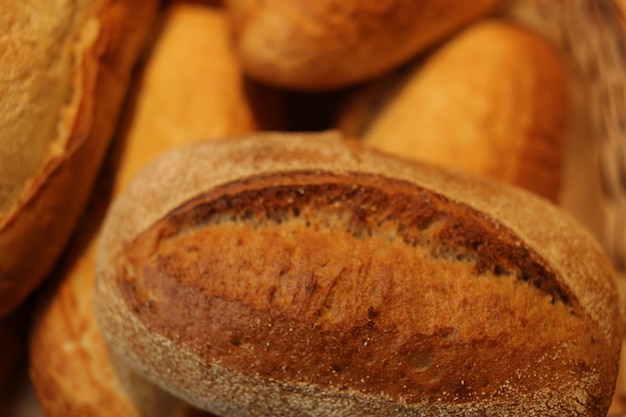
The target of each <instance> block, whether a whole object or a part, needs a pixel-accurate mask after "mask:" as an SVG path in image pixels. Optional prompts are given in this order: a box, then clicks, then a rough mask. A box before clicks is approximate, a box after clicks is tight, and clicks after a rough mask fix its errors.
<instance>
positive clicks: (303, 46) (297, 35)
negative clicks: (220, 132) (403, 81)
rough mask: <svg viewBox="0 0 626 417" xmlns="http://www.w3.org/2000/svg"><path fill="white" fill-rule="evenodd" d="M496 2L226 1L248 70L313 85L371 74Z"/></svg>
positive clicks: (288, 83)
mask: <svg viewBox="0 0 626 417" xmlns="http://www.w3.org/2000/svg"><path fill="white" fill-rule="evenodd" d="M501 3H503V2H502V1H501V0H481V1H461V2H459V1H457V2H455V3H454V4H452V3H450V2H446V1H439V0H434V1H433V0H431V1H398V0H385V1H380V0H361V1H341V0H321V1H320V0H316V1H311V0H297V1H293V0H279V1H271V2H268V1H259V0H252V1H251V0H228V1H226V2H225V4H226V6H227V8H228V10H229V11H230V14H231V16H232V21H233V27H234V34H235V39H236V44H237V47H238V50H239V53H240V56H241V60H242V63H243V65H244V67H245V69H246V71H247V72H248V73H249V74H250V75H252V76H253V77H255V78H258V79H260V80H262V81H264V82H267V83H269V84H272V85H278V86H281V87H289V88H294V89H305V90H316V89H329V88H337V87H341V86H345V85H348V84H352V83H356V82H359V81H364V80H367V79H371V78H373V77H375V76H378V75H381V74H382V73H384V72H386V71H388V70H390V69H391V68H393V67H395V66H397V65H399V64H401V63H402V62H404V61H406V60H407V59H409V58H410V57H412V56H414V55H416V54H417V53H418V52H420V51H422V50H424V49H425V48H426V47H428V46H431V45H432V44H433V43H435V42H437V41H440V40H441V39H442V38H444V37H445V36H448V35H450V34H451V33H452V32H454V31H455V30H457V29H458V28H459V27H461V26H463V25H464V24H467V23H469V22H471V21H473V20H475V19H478V18H479V17H482V16H485V15H487V14H489V13H490V12H493V11H494V9H496V8H497V7H499V6H500V5H501Z"/></svg>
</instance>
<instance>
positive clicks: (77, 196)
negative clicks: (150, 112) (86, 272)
mask: <svg viewBox="0 0 626 417" xmlns="http://www.w3.org/2000/svg"><path fill="white" fill-rule="evenodd" d="M28 3H29V5H25V4H23V2H20V3H19V4H18V3H14V4H15V6H3V7H9V9H8V12H7V10H6V9H3V11H4V12H7V13H6V14H4V13H3V14H2V15H3V17H7V19H8V20H3V21H2V24H3V25H4V26H5V27H6V25H9V27H10V28H11V29H12V31H10V32H9V35H8V36H6V37H4V39H3V47H4V49H2V50H1V51H2V52H4V53H5V54H6V53H11V51H13V50H21V51H22V52H23V53H24V56H19V57H17V59H14V58H13V57H11V58H9V57H7V59H2V60H0V61H2V62H3V63H4V64H6V67H4V66H3V68H2V71H1V73H0V74H1V75H0V76H1V77H2V79H3V80H10V79H11V77H12V76H17V75H19V78H18V80H19V81H20V82H15V83H13V81H11V82H3V83H1V85H2V86H4V87H6V88H9V90H11V91H10V94H6V95H3V104H4V105H5V106H7V108H11V109H12V111H11V112H10V114H11V115H13V116H15V118H17V119H15V120H19V123H16V121H15V120H14V119H13V118H11V117H7V118H4V119H3V120H5V121H6V122H7V123H8V125H9V126H11V129H10V130H8V131H7V130H5V129H3V135H4V134H6V135H7V137H3V139H2V140H1V141H0V142H1V143H2V144H3V148H2V151H0V158H2V161H1V163H0V166H2V167H3V168H2V170H3V174H4V173H5V172H4V170H5V169H8V170H9V172H8V174H7V175H1V176H0V177H2V178H3V180H2V181H3V183H2V187H0V196H1V197H2V198H0V200H1V201H2V202H3V203H5V202H6V204H3V205H2V207H1V208H0V316H4V315H6V314H7V313H9V312H10V311H11V310H13V309H14V308H15V307H16V306H17V305H19V304H20V303H21V302H22V300H23V299H24V298H25V297H26V296H27V295H28V293H30V292H31V291H32V289H33V288H34V287H35V286H37V285H38V284H39V282H40V281H41V280H42V279H43V278H44V276H45V275H46V274H47V273H48V272H49V271H50V270H51V268H52V266H53V265H54V263H55V262H56V260H57V258H58V256H59V254H60V253H61V251H62V249H63V247H64V246H65V244H66V242H67V240H68V238H69V236H70V234H71V233H72V231H73V229H74V227H75V225H76V223H77V221H78V218H79V216H80V213H81V211H82V210H83V207H84V205H85V203H86V201H87V198H88V195H89V192H90V191H91V186H92V184H93V182H94V180H95V177H96V173H97V170H98V167H99V165H100V162H101V160H102V158H103V156H104V153H105V150H106V148H107V146H108V144H109V141H110V139H111V137H112V135H113V131H114V128H115V125H116V122H117V116H118V114H119V109H120V107H121V105H122V101H123V98H124V96H125V94H126V91H127V88H128V84H129V79H130V73H131V69H132V67H133V65H134V62H135V59H136V57H137V55H138V53H139V49H140V47H141V45H142V43H143V42H144V40H145V35H146V33H147V30H148V27H149V26H150V24H151V23H152V21H153V16H154V14H155V12H156V8H157V2H156V1H154V0H147V1H144V2H137V1H131V2H129V1H118V0H102V1H98V2H90V1H76V2H72V4H66V3H58V2H43V3H42V2H28ZM30 3H32V4H30ZM57 3H58V4H57ZM35 4H36V5H37V8H34V9H33V7H35ZM57 6H59V7H57ZM57 8H59V10H57ZM11 19H14V20H11ZM56 19H60V20H58V21H57V20H56ZM42 21H44V22H47V24H45V25H44V24H42V25H39V26H38V25H37V24H39V23H41V22H42ZM33 22H34V23H33ZM31 24H32V26H29V25H31ZM47 42H50V46H49V47H48V46H47ZM24 45H42V48H43V50H37V49H35V50H31V49H29V48H23V46H24ZM5 57H6V55H5ZM46 59H49V60H50V61H49V62H48V61H46ZM33 62H35V63H36V64H33ZM24 68H26V70H24ZM16 74H17V75H16ZM50 90H54V91H50ZM57 90H58V91H57ZM42 97H46V98H47V99H48V100H49V102H47V103H46V104H43V103H44V102H43V101H42ZM13 110H15V113H13ZM40 120H41V121H43V120H46V123H44V124H42V125H39V122H40ZM33 126H35V128H34V129H33ZM15 129H17V130H15ZM4 145H6V146H8V147H6V148H5V146H4ZM23 161H29V163H28V164H24V163H23ZM13 168H15V169H13ZM7 184H8V185H7ZM68 196H71V198H68ZM35 236H36V238H34V237H35ZM33 260H36V261H33Z"/></svg>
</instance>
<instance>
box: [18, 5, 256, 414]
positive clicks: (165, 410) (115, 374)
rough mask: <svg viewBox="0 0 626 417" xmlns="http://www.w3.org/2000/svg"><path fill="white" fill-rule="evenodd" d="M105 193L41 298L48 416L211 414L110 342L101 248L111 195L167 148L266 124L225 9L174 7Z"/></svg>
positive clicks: (39, 387)
mask: <svg viewBox="0 0 626 417" xmlns="http://www.w3.org/2000/svg"><path fill="white" fill-rule="evenodd" d="M159 20H160V22H161V26H159V27H156V28H155V33H156V35H155V41H154V45H153V46H152V48H151V50H150V51H149V54H148V55H147V60H146V62H145V63H142V66H141V68H140V70H141V71H140V73H139V78H138V79H136V80H135V83H134V84H133V87H134V88H133V90H132V92H131V97H132V100H129V103H128V107H127V108H126V109H125V111H124V113H123V120H122V127H121V130H120V132H119V135H118V137H117V138H116V141H115V142H114V146H113V149H112V152H111V155H110V158H109V159H107V161H106V163H105V165H104V169H103V172H102V175H101V177H100V180H99V183H98V184H97V188H96V189H97V193H95V195H94V198H93V199H92V201H91V204H90V206H89V209H88V211H87V214H86V215H85V216H84V218H83V219H82V222H81V223H80V227H79V229H78V231H77V234H76V236H75V237H74V239H73V240H72V243H71V245H70V250H69V251H68V253H67V255H66V256H65V257H64V259H63V263H62V268H60V269H59V270H58V271H57V276H56V280H55V281H56V282H54V285H52V284H51V285H50V286H49V287H46V288H44V290H45V291H44V292H43V294H42V295H41V297H40V298H39V299H38V300H37V301H38V311H37V315H36V320H35V321H34V324H33V329H32V336H31V346H30V376H31V379H32V381H33V384H34V386H35V388H36V391H37V395H38V398H39V400H40V403H41V405H42V409H43V411H44V413H45V415H46V416H47V417H56V416H58V417H84V416H87V415H88V416H92V417H96V416H102V417H114V416H115V417H117V416H119V417H159V416H163V417H190V416H200V415H204V416H207V414H206V413H202V414H201V413H200V412H199V411H197V410H194V409H192V407H190V406H189V405H186V404H184V403H182V402H181V401H180V400H178V399H174V398H172V397H171V396H170V395H168V394H166V393H164V392H163V391H161V390H160V389H158V388H156V387H155V386H154V385H153V384H151V383H148V382H146V381H145V380H144V379H143V378H142V377H141V376H140V375H138V374H137V373H136V372H134V371H133V370H132V369H130V368H129V367H128V366H127V365H126V364H125V363H123V362H120V361H119V360H117V359H116V357H115V355H112V354H111V353H110V351H109V349H108V348H107V346H106V344H105V343H104V340H103V339H102V335H101V334H100V331H99V329H98V327H97V325H96V322H95V319H94V316H93V289H92V287H93V282H94V277H95V248H96V241H97V236H98V232H99V229H100V223H101V221H102V217H103V216H104V213H105V212H106V210H107V208H108V204H109V200H110V196H111V194H113V195H115V194H116V193H117V192H118V191H119V190H120V189H122V188H123V187H124V186H125V185H126V183H127V181H128V179H129V178H131V177H132V176H133V175H134V174H135V173H136V171H137V170H139V169H140V168H141V167H142V166H143V164H145V163H146V162H147V161H149V160H150V159H152V158H154V157H155V156H156V155H157V154H159V153H161V152H163V151H165V150H166V149H168V148H170V147H173V146H176V145H181V144H183V143H186V142H190V141H193V140H196V139H197V138H198V137H204V138H209V137H213V136H223V135H229V134H235V133H237V134H242V133H245V132H252V131H254V130H256V129H257V124H259V122H258V121H257V116H256V114H255V112H254V111H253V109H252V106H251V104H250V101H251V98H250V97H249V96H248V94H249V93H250V92H251V91H254V90H250V89H249V88H248V87H249V85H247V84H246V83H245V82H243V80H242V74H241V70H240V68H239V66H238V64H237V61H236V60H235V57H234V53H233V50H232V49H231V48H230V44H229V36H228V28H227V19H226V17H225V15H224V12H222V11H220V10H216V9H213V8H208V7H205V6H200V5H185V4H177V5H175V6H172V8H170V9H168V10H167V11H166V12H164V13H163V14H162V16H161V18H160V19H159Z"/></svg>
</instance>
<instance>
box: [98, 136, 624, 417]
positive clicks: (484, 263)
mask: <svg viewBox="0 0 626 417" xmlns="http://www.w3.org/2000/svg"><path fill="white" fill-rule="evenodd" d="M96 269H97V275H96V286H95V291H96V297H95V299H94V303H95V311H96V319H97V321H98V323H99V325H100V327H101V329H102V331H103V334H104V336H105V339H106V340H107V341H108V343H109V344H110V345H111V346H112V348H113V349H114V350H115V351H116V352H117V353H118V354H119V355H120V356H121V357H124V358H126V360H127V361H128V362H129V363H130V364H131V365H132V366H133V367H135V368H136V369H138V370H139V371H140V372H142V373H143V374H144V375H145V376H146V377H147V378H148V379H150V380H152V381H154V382H155V383H157V384H159V385H160V386H162V387H164V388H165V389H167V390H169V391H170V392H172V393H174V394H175V395H178V396H181V397H182V398H184V399H185V400H187V401H189V402H190V403H192V404H194V405H196V406H198V407H199V408H203V409H206V410H209V411H211V412H214V413H215V414H218V415H222V416H294V415H311V416H315V415H316V416H323V415H336V416H400V415H402V416H423V415H491V416H501V415H508V416H546V415H554V416H566V415H567V416H573V415H579V416H583V415H584V416H603V415H605V414H606V411H607V410H608V407H609V403H610V401H611V396H612V392H613V390H614V384H615V378H616V374H617V368H618V359H619V354H620V346H621V341H622V337H623V335H624V311H623V309H624V303H623V302H622V299H621V296H620V293H619V291H618V287H617V283H616V279H615V276H614V274H613V271H612V269H611V267H610V265H609V263H608V262H607V260H606V258H605V257H604V255H603V254H602V252H601V250H600V248H599V246H598V245H597V244H596V242H595V241H594V240H593V238H592V237H591V235H590V234H589V233H587V232H586V231H585V230H583V229H582V228H581V227H580V226H579V225H578V224H577V223H576V222H575V221H574V220H572V219H571V218H570V217H569V216H568V215H567V214H565V213H563V212H562V211H561V210H559V209H558V208H557V207H555V206H553V205H551V204H549V203H547V202H546V201H545V200H543V199H539V198H537V197H535V196H533V195H532V194H530V193H526V192H524V191H521V190H517V189H512V188H508V187H506V186H503V185H500V184H497V183H494V182H490V181H488V180H483V179H479V178H473V177H471V176H465V175H461V174H458V173H452V172H448V171H445V170H442V169H440V168H435V167H431V166H428V165H421V164H418V163H416V162H412V161H408V160H403V159H399V158H396V157H392V156H389V155H385V154H382V153H378V152H376V151H373V150H369V149H368V148H365V147H363V146H362V145H360V144H358V143H352V142H349V141H343V140H342V139H341V137H340V136H339V135H337V134H334V133H318V134H304V135H295V134H292V135H289V134H264V135H257V136H250V137H244V138H240V139H229V140H225V141H218V142H206V143H197V144H194V145H191V146H185V147H182V148H179V149H177V150H175V151H172V152H169V153H168V154H167V155H164V156H163V157H162V158H159V159H158V160H156V161H155V162H154V163H152V164H150V165H149V166H148V167H147V168H146V169H145V170H143V171H142V172H141V173H140V174H139V175H138V176H137V177H136V178H135V179H134V180H133V181H132V182H131V183H130V184H129V187H128V188H127V189H126V190H125V191H124V192H122V194H120V196H119V197H118V198H117V199H116V201H115V202H114V203H113V205H112V208H111V210H110V211H109V213H108V215H107V218H106V220H105V224H104V227H103V231H102V235H101V241H100V248H99V252H98V259H97V265H96Z"/></svg>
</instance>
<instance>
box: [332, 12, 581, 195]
mask: <svg viewBox="0 0 626 417" xmlns="http://www.w3.org/2000/svg"><path fill="white" fill-rule="evenodd" d="M390 78H391V77H390ZM568 101H569V100H568V87H567V75H566V72H565V69H564V64H563V63H562V60H561V56H560V55H559V54H558V52H557V50H556V48H555V47H554V46H553V45H551V44H550V43H549V42H548V41H546V40H544V39H543V38H541V37H540V36H539V35H536V34H534V33H532V32H530V31H528V30H526V29H523V28H521V27H518V26H516V25H514V24H512V23H509V22H506V21H503V20H485V21H482V22H479V23H476V24H474V25H472V26H470V27H469V28H467V29H465V30H464V31H462V32H461V33H459V34H458V35H457V36H456V37H454V38H453V39H452V40H450V41H449V42H448V43H446V44H445V45H443V46H442V47H441V48H439V49H438V50H436V51H434V52H433V53H432V54H431V55H430V56H429V57H428V58H426V59H425V60H424V61H423V62H419V63H416V64H414V65H412V66H410V67H408V68H406V69H404V70H403V71H402V72H400V74H398V75H396V76H395V77H393V78H392V79H384V80H381V81H378V82H377V83H375V84H372V85H369V86H366V87H364V88H363V89H362V90H361V91H359V92H358V93H356V94H355V95H354V97H352V98H351V99H350V100H349V101H348V103H347V104H346V105H345V106H344V107H343V108H342V109H341V110H340V116H339V120H338V122H337V126H338V128H339V129H340V130H341V131H342V132H344V134H345V135H347V136H351V137H358V138H361V139H362V140H364V141H365V142H367V143H368V144H369V145H371V146H373V147H375V148H377V149H381V150H383V151H386V152H390V153H393V154H398V155H402V156H405V157H411V158H416V159H420V160H423V161H427V162H430V163H434V164H438V165H443V166H448V167H453V168H456V169H461V170H464V171H467V172H472V173H475V174H480V175H487V176H489V177H492V178H495V179H498V180H500V181H504V182H507V183H510V184H514V185H517V186H520V187H522V188H525V189H527V190H530V191H533V192H535V193H537V194H539V195H541V196H543V197H545V198H548V199H549V200H551V201H553V202H556V201H557V200H558V197H559V192H560V190H561V179H562V177H563V163H564V159H565V153H566V152H565V151H566V146H567V127H568V107H569V106H568Z"/></svg>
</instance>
